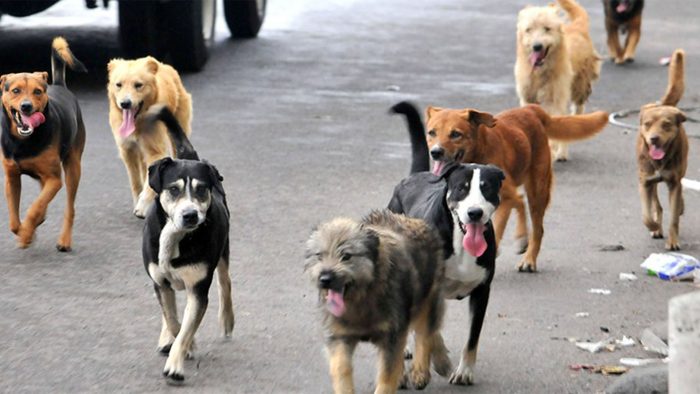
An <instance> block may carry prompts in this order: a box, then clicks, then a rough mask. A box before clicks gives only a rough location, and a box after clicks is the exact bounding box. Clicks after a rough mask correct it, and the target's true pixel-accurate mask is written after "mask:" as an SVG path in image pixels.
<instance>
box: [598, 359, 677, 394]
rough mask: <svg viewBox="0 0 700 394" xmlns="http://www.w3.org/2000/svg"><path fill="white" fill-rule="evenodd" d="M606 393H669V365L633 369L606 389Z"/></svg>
mask: <svg viewBox="0 0 700 394" xmlns="http://www.w3.org/2000/svg"><path fill="white" fill-rule="evenodd" d="M605 393H606V394H654V393H655V394H662V393H668V365H666V364H660V365H652V366H648V367H638V368H634V369H632V370H631V371H630V372H629V373H627V374H625V376H622V377H620V378H619V379H617V380H615V382H614V383H613V384H611V385H610V386H608V388H606V389H605Z"/></svg>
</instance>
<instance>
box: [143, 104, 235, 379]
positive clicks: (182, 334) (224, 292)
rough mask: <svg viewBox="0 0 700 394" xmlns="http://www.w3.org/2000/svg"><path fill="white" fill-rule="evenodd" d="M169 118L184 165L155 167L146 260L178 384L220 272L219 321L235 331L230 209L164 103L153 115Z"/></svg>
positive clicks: (214, 174)
mask: <svg viewBox="0 0 700 394" xmlns="http://www.w3.org/2000/svg"><path fill="white" fill-rule="evenodd" d="M147 116H149V121H150V122H155V121H156V120H161V121H162V122H163V123H165V125H166V126H167V128H168V132H169V133H170V136H171V138H172V140H173V141H174V143H175V146H176V149H177V150H178V157H180V158H183V160H180V159H178V160H173V159H171V158H164V159H161V160H158V161H157V162H155V163H153V164H152V165H151V166H150V167H149V168H148V184H149V186H150V187H151V188H152V189H153V190H154V191H155V192H156V194H157V198H156V199H155V200H154V202H153V205H152V206H151V208H150V209H149V211H148V214H147V215H146V222H145V226H144V230H143V262H144V265H145V267H146V271H147V272H148V275H149V276H150V277H151V279H152V280H153V282H154V288H155V292H156V296H157V297H158V302H159V303H160V306H161V309H162V311H163V328H162V331H161V334H160V339H159V341H158V349H159V351H160V352H161V353H163V354H168V360H167V361H166V363H165V368H164V370H163V375H164V376H165V378H166V379H167V380H168V382H170V383H180V382H182V381H183V380H184V379H185V377H184V361H185V358H187V357H191V355H192V350H194V334H195V332H196V331H197V328H198V327H199V324H200V323H201V321H202V317H204V312H205V311H206V309H207V304H208V301H209V287H210V286H211V282H212V279H213V277H214V270H216V271H217V276H218V280H219V322H220V325H221V330H222V332H223V335H224V336H227V337H228V336H230V335H231V332H232V331H233V324H234V316H233V305H232V301H231V278H230V277H229V238H228V233H229V216H230V214H229V211H228V207H227V205H226V196H225V193H224V188H223V185H222V184H221V181H222V180H223V178H222V177H221V176H220V175H219V172H218V171H217V169H216V168H215V167H214V166H213V165H211V164H209V163H207V162H205V161H199V157H198V156H197V152H195V150H194V148H193V147H192V145H191V144H190V142H189V140H188V139H187V137H186V135H185V133H184V132H183V130H182V128H181V127H180V125H179V124H178V122H177V120H176V119H175V117H174V116H173V114H172V113H171V112H170V111H169V110H168V109H167V108H166V107H164V106H162V107H158V108H156V109H154V110H152V111H149V114H148V115H147ZM183 289H184V290H186V291H187V305H186V307H185V314H184V317H183V320H182V325H180V322H179V321H178V317H177V308H176V305H175V291H174V290H183Z"/></svg>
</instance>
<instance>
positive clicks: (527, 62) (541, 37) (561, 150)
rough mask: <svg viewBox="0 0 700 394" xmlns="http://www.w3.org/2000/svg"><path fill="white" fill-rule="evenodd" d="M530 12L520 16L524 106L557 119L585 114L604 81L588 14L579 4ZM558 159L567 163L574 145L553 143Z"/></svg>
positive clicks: (570, 0) (563, 1)
mask: <svg viewBox="0 0 700 394" xmlns="http://www.w3.org/2000/svg"><path fill="white" fill-rule="evenodd" d="M558 3H559V5H560V6H561V7H562V8H563V9H564V10H565V11H566V13H567V14H568V16H569V19H570V22H569V23H564V20H563V19H562V18H561V17H560V16H559V15H558V9H557V8H556V7H555V6H554V5H550V6H547V7H526V8H524V9H523V10H521V11H520V13H519V14H518V26H517V31H518V32H517V41H518V42H517V60H516V62H515V82H516V88H517V92H518V97H519V99H520V105H521V106H524V105H526V104H540V105H541V106H542V107H543V108H544V109H545V110H546V111H547V112H549V113H550V114H551V115H564V114H567V113H569V107H571V106H573V108H572V109H573V111H572V113H575V114H582V113H583V112H584V105H585V103H586V101H587V100H588V97H589V96H590V95H591V92H592V84H593V82H594V81H595V80H597V79H598V76H599V75H600V66H601V59H600V56H599V55H598V53H597V52H596V50H595V48H594V47H593V43H592V42H591V38H590V36H589V34H588V27H589V22H588V14H587V13H586V10H584V9H583V8H582V7H581V6H580V5H578V4H577V3H576V2H575V1H574V0H559V1H558ZM550 145H551V147H552V153H553V158H554V159H556V160H567V159H568V157H569V155H568V144H567V143H565V142H564V141H561V140H557V139H552V140H550Z"/></svg>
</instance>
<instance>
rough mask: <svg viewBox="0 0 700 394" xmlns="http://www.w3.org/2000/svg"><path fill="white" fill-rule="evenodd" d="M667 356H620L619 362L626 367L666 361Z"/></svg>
mask: <svg viewBox="0 0 700 394" xmlns="http://www.w3.org/2000/svg"><path fill="white" fill-rule="evenodd" d="M667 362H668V358H621V359H620V364H622V365H625V366H628V367H643V366H645V365H651V364H659V363H667Z"/></svg>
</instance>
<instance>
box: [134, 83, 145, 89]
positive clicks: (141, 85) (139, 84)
mask: <svg viewBox="0 0 700 394" xmlns="http://www.w3.org/2000/svg"><path fill="white" fill-rule="evenodd" d="M134 87H135V88H136V89H141V88H142V87H143V84H142V83H141V82H136V83H135V84H134Z"/></svg>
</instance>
